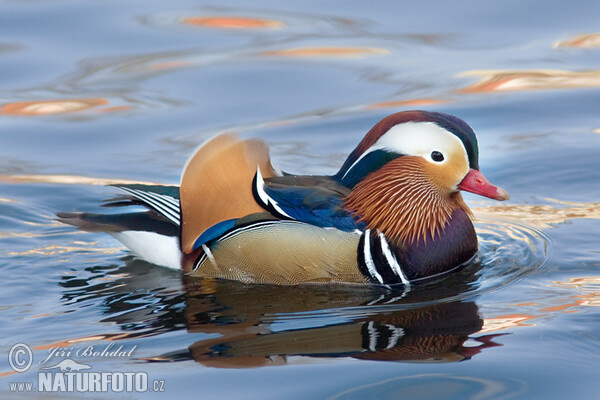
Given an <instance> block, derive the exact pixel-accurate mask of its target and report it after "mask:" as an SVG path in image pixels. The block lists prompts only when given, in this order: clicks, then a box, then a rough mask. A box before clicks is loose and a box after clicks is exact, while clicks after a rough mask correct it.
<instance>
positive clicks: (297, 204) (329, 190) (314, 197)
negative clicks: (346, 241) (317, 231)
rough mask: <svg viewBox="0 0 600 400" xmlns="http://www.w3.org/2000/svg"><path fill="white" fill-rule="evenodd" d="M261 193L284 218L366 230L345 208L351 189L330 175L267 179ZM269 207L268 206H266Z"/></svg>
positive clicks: (319, 224)
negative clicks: (282, 213) (346, 197)
mask: <svg viewBox="0 0 600 400" xmlns="http://www.w3.org/2000/svg"><path fill="white" fill-rule="evenodd" d="M262 190H263V191H264V193H266V195H267V196H268V197H269V200H270V201H272V202H274V203H275V204H276V205H277V206H278V208H280V209H281V210H282V211H283V212H284V213H285V215H287V216H289V217H290V218H292V219H295V220H297V221H302V222H306V223H309V224H312V225H316V226H319V227H322V228H337V229H340V230H343V231H347V232H350V231H354V230H356V229H359V230H364V228H365V226H364V224H363V223H359V222H358V221H357V220H356V218H355V216H354V215H353V214H351V213H350V212H348V211H347V210H346V209H344V207H343V199H344V197H345V196H346V195H347V194H348V188H346V187H344V186H342V185H341V184H339V183H338V182H336V181H335V180H333V179H332V178H331V177H327V176H282V177H275V178H268V179H266V180H265V181H264V185H263V187H262ZM267 206H268V205H267Z"/></svg>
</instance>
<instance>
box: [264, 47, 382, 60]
mask: <svg viewBox="0 0 600 400" xmlns="http://www.w3.org/2000/svg"><path fill="white" fill-rule="evenodd" d="M260 54H261V55H263V56H282V57H306V58H318V57H333V58H360V57H365V56H368V55H371V54H389V51H388V50H386V49H381V48H377V47H298V48H295V49H283V50H273V51H265V52H263V53H260Z"/></svg>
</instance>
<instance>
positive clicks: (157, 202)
mask: <svg viewBox="0 0 600 400" xmlns="http://www.w3.org/2000/svg"><path fill="white" fill-rule="evenodd" d="M119 189H121V190H123V191H125V192H127V193H128V194H130V195H131V196H132V197H134V198H135V199H137V200H139V201H140V202H141V203H143V204H144V205H145V206H147V207H149V208H151V209H152V210H154V211H156V212H158V213H159V214H160V215H162V216H163V217H165V218H167V219H168V220H169V221H171V222H173V223H174V224H176V225H181V219H180V211H179V200H178V199H176V198H174V197H171V196H167V195H165V194H158V193H154V192H147V191H144V190H138V189H132V188H128V187H125V186H119Z"/></svg>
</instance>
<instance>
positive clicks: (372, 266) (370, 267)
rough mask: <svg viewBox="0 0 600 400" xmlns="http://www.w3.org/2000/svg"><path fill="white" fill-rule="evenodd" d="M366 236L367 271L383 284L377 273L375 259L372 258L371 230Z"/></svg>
mask: <svg viewBox="0 0 600 400" xmlns="http://www.w3.org/2000/svg"><path fill="white" fill-rule="evenodd" d="M364 235H365V244H364V246H363V253H364V257H365V264H367V269H368V270H369V274H371V276H372V277H374V278H376V279H377V280H378V281H379V283H383V278H382V277H381V275H379V272H377V268H375V263H374V262H373V257H372V256H371V230H370V229H367V230H366V231H365V233H364Z"/></svg>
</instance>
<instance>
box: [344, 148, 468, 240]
mask: <svg viewBox="0 0 600 400" xmlns="http://www.w3.org/2000/svg"><path fill="white" fill-rule="evenodd" d="M424 163H426V161H425V160H423V159H422V158H421V157H413V156H403V157H398V158H397V159H395V160H393V161H390V162H389V163H387V164H385V165H384V166H383V167H382V168H380V169H379V170H377V171H374V172H372V173H370V174H369V175H367V176H366V177H365V178H364V179H363V180H361V181H360V182H359V183H357V184H356V186H355V187H354V189H353V190H352V192H350V194H349V195H348V196H347V197H346V199H345V202H344V206H345V208H346V209H348V210H350V211H352V212H353V213H354V214H355V215H357V217H358V220H359V221H360V222H364V223H366V224H367V228H369V229H371V230H373V231H379V232H382V233H383V234H384V235H385V236H386V237H387V238H388V239H389V240H391V241H392V243H394V244H396V245H397V246H398V245H400V244H413V243H416V242H418V241H421V240H422V241H423V243H426V242H427V238H428V237H430V238H431V239H432V240H435V238H436V236H438V235H441V233H442V232H443V231H444V229H445V227H446V226H447V224H448V223H449V221H450V219H451V218H452V214H453V212H454V211H455V210H457V209H459V210H462V211H464V212H465V213H466V214H467V215H469V216H471V211H470V210H469V208H468V207H467V205H466V204H465V203H464V201H463V199H462V196H461V195H460V193H459V192H456V193H451V194H447V193H443V192H442V191H441V190H440V189H439V188H438V187H436V185H435V184H434V183H433V182H431V181H430V180H429V179H428V178H427V176H426V173H425V169H424Z"/></svg>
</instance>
